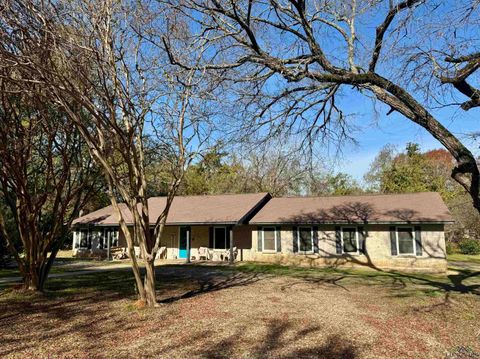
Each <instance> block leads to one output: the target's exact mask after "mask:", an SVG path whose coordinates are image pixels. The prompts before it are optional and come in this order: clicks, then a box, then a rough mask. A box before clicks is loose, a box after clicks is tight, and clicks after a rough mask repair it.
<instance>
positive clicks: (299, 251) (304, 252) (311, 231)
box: [297, 226, 315, 254]
mask: <svg viewBox="0 0 480 359" xmlns="http://www.w3.org/2000/svg"><path fill="white" fill-rule="evenodd" d="M302 228H303V229H305V228H309V229H310V238H311V246H310V250H308V251H302V250H301V246H300V230H301V229H302ZM297 249H298V253H300V254H311V253H314V252H315V251H314V248H313V227H312V226H298V227H297Z"/></svg>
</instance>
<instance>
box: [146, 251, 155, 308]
mask: <svg viewBox="0 0 480 359" xmlns="http://www.w3.org/2000/svg"><path fill="white" fill-rule="evenodd" d="M145 270H146V273H145V281H144V287H145V294H146V304H147V306H149V307H154V306H156V305H157V296H156V294H155V263H154V260H146V261H145Z"/></svg>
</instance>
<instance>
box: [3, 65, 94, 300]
mask: <svg viewBox="0 0 480 359" xmlns="http://www.w3.org/2000/svg"><path fill="white" fill-rule="evenodd" d="M3 75H4V76H1V77H2V79H0V101H1V102H0V192H1V193H2V196H3V201H4V203H2V204H0V233H1V234H0V236H1V237H2V239H3V240H5V241H6V243H7V245H8V247H9V250H10V252H11V253H12V255H13V256H14V258H15V260H16V262H17V263H18V268H19V270H20V273H21V274H22V277H23V284H24V288H25V289H29V290H38V291H42V290H43V289H44V285H45V281H46V280H47V277H48V274H49V271H50V269H51V267H52V264H53V261H54V260H55V257H56V255H57V252H58V250H59V249H60V248H61V247H62V245H63V243H64V241H65V239H66V238H67V237H68V234H69V233H70V228H71V225H72V221H73V219H75V218H76V217H78V214H79V211H80V210H81V209H82V208H83V207H84V205H85V204H86V202H87V201H88V200H89V199H90V198H91V197H92V195H93V194H95V193H96V192H97V190H98V187H97V182H96V178H97V177H98V175H99V174H98V173H97V172H96V171H95V170H94V169H93V168H92V163H91V161H90V160H89V159H88V157H87V159H85V154H86V153H87V148H86V146H85V143H84V142H83V141H82V139H81V137H80V135H79V133H78V131H76V130H75V129H74V128H73V127H72V126H71V125H70V124H69V123H68V121H67V119H66V115H65V113H64V112H63V111H61V109H59V108H58V107H56V106H54V105H53V104H51V103H50V102H48V100H46V99H45V98H41V97H38V93H41V90H39V91H38V92H36V91H34V90H32V89H30V91H22V89H21V88H19V87H18V86H16V85H15V83H14V82H12V81H7V80H5V78H7V77H12V76H13V78H15V77H16V76H18V73H14V74H8V75H7V74H5V73H4V74H3ZM31 86H35V85H31ZM3 201H2V202H3Z"/></svg>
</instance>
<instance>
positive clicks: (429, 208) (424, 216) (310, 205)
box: [250, 192, 453, 224]
mask: <svg viewBox="0 0 480 359" xmlns="http://www.w3.org/2000/svg"><path fill="white" fill-rule="evenodd" d="M452 221H453V217H452V215H451V214H450V212H449V210H448V208H447V206H446V205H445V203H444V202H443V200H442V199H441V197H440V195H439V194H438V193H433V192H423V193H408V194H391V195H360V196H333V197H286V198H272V199H271V200H270V201H269V202H268V203H267V204H266V205H265V206H264V207H263V208H262V209H261V210H260V211H259V212H258V213H257V214H256V215H255V216H254V217H253V218H252V219H251V220H250V223H252V224H267V223H292V224H293V223H345V222H347V223H348V222H350V223H352V222H361V223H365V222H373V223H375V222H376V223H382V222H397V223H415V222H452Z"/></svg>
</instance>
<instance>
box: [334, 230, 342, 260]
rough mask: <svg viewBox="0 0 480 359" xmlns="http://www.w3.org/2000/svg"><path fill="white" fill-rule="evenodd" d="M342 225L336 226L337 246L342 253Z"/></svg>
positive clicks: (338, 252)
mask: <svg viewBox="0 0 480 359" xmlns="http://www.w3.org/2000/svg"><path fill="white" fill-rule="evenodd" d="M340 231H341V229H340V227H335V247H336V249H337V254H342V233H341V232H340Z"/></svg>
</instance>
